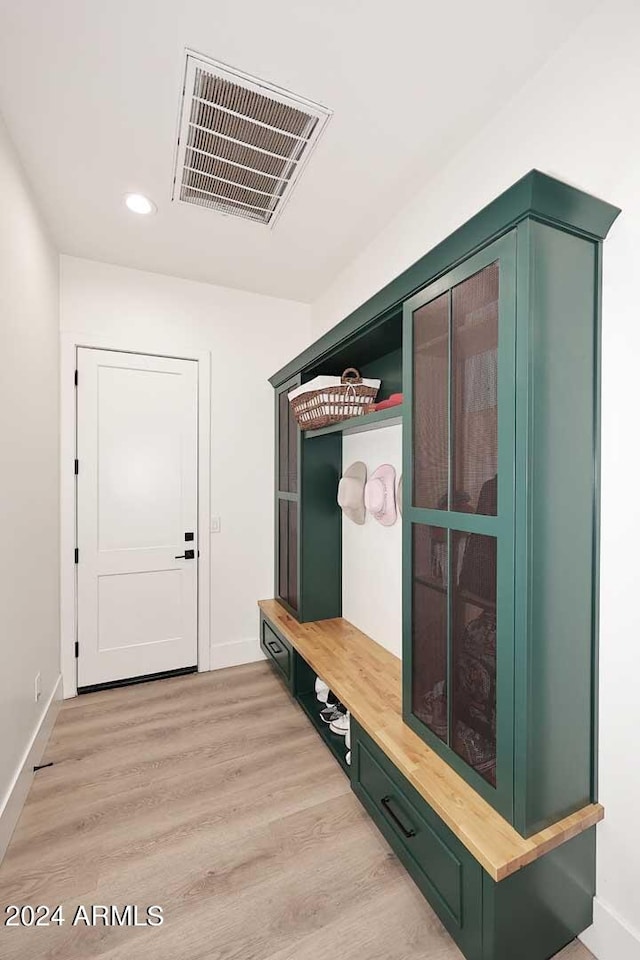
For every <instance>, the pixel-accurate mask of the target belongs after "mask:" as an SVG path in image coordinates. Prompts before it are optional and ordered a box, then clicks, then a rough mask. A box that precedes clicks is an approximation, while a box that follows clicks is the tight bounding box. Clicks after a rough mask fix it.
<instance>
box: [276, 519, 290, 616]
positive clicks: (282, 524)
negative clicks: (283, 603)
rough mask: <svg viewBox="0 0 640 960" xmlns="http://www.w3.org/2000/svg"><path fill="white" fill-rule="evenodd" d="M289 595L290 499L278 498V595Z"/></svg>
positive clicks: (284, 598)
mask: <svg viewBox="0 0 640 960" xmlns="http://www.w3.org/2000/svg"><path fill="white" fill-rule="evenodd" d="M288 595H289V501H288V500H278V596H279V597H282V599H283V600H286V599H287V597H288Z"/></svg>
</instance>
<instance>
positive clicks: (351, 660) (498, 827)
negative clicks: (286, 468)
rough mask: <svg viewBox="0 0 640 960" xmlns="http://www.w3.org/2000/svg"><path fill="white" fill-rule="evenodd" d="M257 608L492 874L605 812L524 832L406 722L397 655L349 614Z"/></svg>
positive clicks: (588, 810) (512, 868)
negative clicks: (307, 618)
mask: <svg viewBox="0 0 640 960" xmlns="http://www.w3.org/2000/svg"><path fill="white" fill-rule="evenodd" d="M258 606H259V607H260V609H261V610H262V612H263V613H264V615H265V616H266V617H267V618H268V619H269V620H270V621H271V622H272V623H273V624H274V626H275V627H277V629H278V630H279V631H280V632H281V633H282V635H283V636H284V637H285V638H286V639H287V640H288V641H289V643H290V644H291V646H292V647H294V648H295V649H296V650H297V651H298V653H299V654H300V655H301V656H302V657H303V658H304V659H305V660H306V661H307V663H308V664H309V666H310V667H312V669H313V670H314V671H315V672H316V673H317V674H318V675H319V676H320V677H322V679H323V680H324V681H325V682H326V683H328V684H329V686H330V687H331V689H332V690H333V691H334V692H335V693H336V695H337V696H338V697H339V698H340V700H341V701H342V702H343V703H344V704H345V706H346V707H348V709H349V710H350V711H351V713H352V714H353V716H354V717H355V719H356V720H357V721H358V723H359V724H360V725H361V726H362V727H363V728H364V730H366V732H367V733H368V734H369V736H370V737H371V738H372V739H373V740H375V742H376V743H377V744H378V746H379V747H380V748H381V749H382V750H383V751H384V752H385V753H386V754H387V756H388V757H389V759H390V760H391V761H392V762H393V763H394V764H395V766H396V767H397V768H398V770H400V772H401V773H403V774H404V776H405V777H406V778H407V780H409V782H410V783H411V784H412V785H413V786H414V787H415V789H416V790H417V791H418V793H419V794H420V795H421V796H422V797H424V799H425V800H426V802H427V803H428V804H429V806H430V807H432V809H433V810H435V812H436V813H437V814H438V816H440V817H441V818H442V820H444V822H445V823H446V824H447V826H448V827H449V829H450V830H451V831H452V832H453V833H454V834H455V835H456V836H457V837H458V839H459V840H460V841H461V842H462V843H463V844H464V845H465V847H466V848H467V849H468V850H469V851H470V853H471V854H473V856H474V857H475V858H476V860H478V861H479V862H480V863H481V864H482V866H483V867H484V869H485V870H486V871H487V873H488V874H489V876H490V877H492V878H493V879H494V880H504V879H505V877H508V876H510V874H512V873H515V872H516V871H518V870H520V869H521V868H522V867H524V866H526V865H527V864H528V863H532V862H533V861H534V860H537V859H538V858H539V857H541V856H543V855H544V854H546V853H548V852H549V851H550V850H553V849H554V848H555V847H558V846H560V845H561V844H562V843H564V842H565V841H566V840H570V839H571V838H572V837H575V836H577V835H578V834H579V833H582V831H583V830H587V829H588V828H589V827H592V826H594V824H596V823H598V822H599V821H600V820H602V818H603V817H604V810H603V808H602V807H601V806H600V804H597V803H596V804H590V805H589V806H587V807H584V808H583V809H582V810H579V811H578V812H577V813H574V814H572V815H571V816H569V817H566V818H565V819H564V820H560V821H558V823H554V824H553V825H552V826H550V827H547V828H546V829H545V830H541V831H540V833H536V834H534V835H533V836H532V837H529V838H527V839H525V838H524V837H521V836H520V834H519V833H518V832H517V831H516V830H514V828H513V827H512V826H511V824H509V823H508V822H507V821H506V820H505V819H504V817H501V816H500V814H499V813H497V812H496V811H495V810H494V809H493V807H491V806H490V805H489V804H488V803H487V802H486V801H485V800H483V799H482V797H480V796H479V795H478V794H477V793H476V792H475V790H473V789H472V787H470V786H469V785H468V784H467V783H466V781H465V780H463V779H462V777H460V776H459V775H458V774H457V773H456V772H455V771H454V770H452V769H451V768H450V767H449V765H448V764H447V763H445V761H444V760H442V759H441V758H440V757H439V756H438V755H437V754H436V753H435V752H434V751H433V750H431V748H430V747H428V746H427V745H426V743H424V741H423V740H421V739H420V737H418V736H417V734H415V733H414V732H413V731H412V730H411V729H410V728H409V727H408V726H407V725H406V724H405V723H404V722H403V720H402V694H401V663H400V660H399V659H398V657H395V656H394V655H393V654H392V653H389V652H388V651H387V650H385V649H384V648H383V647H381V646H380V645H379V644H378V643H376V642H375V641H374V640H372V639H371V638H370V637H368V636H367V635H366V634H365V633H362V632H361V631H360V630H358V629H357V628H356V627H354V626H353V624H351V623H349V621H348V620H344V619H342V618H337V619H335V620H321V621H317V622H314V623H298V621H297V620H295V619H294V617H292V616H290V614H288V613H287V611H286V610H285V609H284V607H282V606H281V604H279V603H278V601H277V600H261V601H260V602H259V604H258Z"/></svg>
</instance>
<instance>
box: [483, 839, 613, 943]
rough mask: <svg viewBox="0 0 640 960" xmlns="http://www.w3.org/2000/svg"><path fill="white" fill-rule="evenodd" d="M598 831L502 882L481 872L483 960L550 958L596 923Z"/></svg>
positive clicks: (565, 845) (573, 840)
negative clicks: (594, 918)
mask: <svg viewBox="0 0 640 960" xmlns="http://www.w3.org/2000/svg"><path fill="white" fill-rule="evenodd" d="M595 874H596V829H595V827H592V828H591V830H586V831H585V832H584V833H581V834H580V835H579V836H578V837H574V838H573V839H572V840H568V841H567V842H566V843H564V844H562V846H560V847H557V848H556V849H555V850H552V851H551V853H548V854H546V855H545V856H544V857H541V858H540V859H539V860H536V861H535V863H532V864H529V866H527V867H524V868H523V869H522V870H520V871H518V873H514V874H512V875H511V876H510V877H507V878H506V879H505V880H502V881H501V882H500V883H495V882H494V881H493V880H492V879H491V877H489V875H488V874H487V873H486V872H484V871H483V877H482V914H483V916H482V941H483V942H482V958H483V960H516V958H517V960H547V958H549V957H555V956H556V955H557V954H559V952H560V951H561V950H562V949H563V947H565V946H566V945H567V944H568V943H570V942H571V941H572V940H574V939H575V937H577V936H578V935H579V934H580V933H582V932H583V931H584V930H586V929H587V927H589V926H590V925H591V923H592V920H593V896H594V891H595Z"/></svg>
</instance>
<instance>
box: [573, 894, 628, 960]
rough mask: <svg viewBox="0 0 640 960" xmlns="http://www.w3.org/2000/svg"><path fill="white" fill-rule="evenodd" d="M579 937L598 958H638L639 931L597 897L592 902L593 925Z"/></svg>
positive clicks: (603, 959) (606, 959)
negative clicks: (633, 928)
mask: <svg viewBox="0 0 640 960" xmlns="http://www.w3.org/2000/svg"><path fill="white" fill-rule="evenodd" d="M580 939H581V940H582V942H583V943H584V945H585V947H588V949H589V950H591V953H593V955H594V956H595V957H597V958H598V960H640V933H639V932H637V931H635V930H632V929H631V927H629V926H628V924H626V923H625V921H624V920H623V919H622V917H620V916H618V914H617V913H616V912H615V910H612V909H611V907H610V906H609V905H608V904H606V903H602V901H601V900H598V898H597V897H596V899H595V900H594V902H593V925H592V926H591V927H589V929H588V930H585V932H584V933H583V934H581V936H580Z"/></svg>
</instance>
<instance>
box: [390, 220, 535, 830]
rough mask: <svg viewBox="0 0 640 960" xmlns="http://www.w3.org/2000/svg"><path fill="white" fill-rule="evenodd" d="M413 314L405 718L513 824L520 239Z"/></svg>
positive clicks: (431, 294) (456, 273) (407, 371)
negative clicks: (517, 263)
mask: <svg viewBox="0 0 640 960" xmlns="http://www.w3.org/2000/svg"><path fill="white" fill-rule="evenodd" d="M404 314H405V316H404V323H405V327H404V350H405V358H404V360H405V362H404V376H405V406H406V415H405V417H406V419H405V427H404V437H403V443H404V455H403V456H404V463H403V474H404V480H403V484H404V502H405V505H406V506H405V510H404V517H403V581H404V582H403V604H404V616H403V626H404V663H403V676H404V691H403V701H404V718H405V721H406V722H407V723H408V724H409V726H411V727H412V729H414V730H415V731H416V732H418V733H419V734H420V735H421V736H422V737H423V738H424V739H425V740H426V741H427V742H428V743H429V745H430V746H432V747H434V749H436V750H437V751H438V752H439V753H441V754H442V755H443V756H444V757H445V758H446V759H447V761H448V762H449V763H450V764H451V765H452V766H453V767H454V768H455V769H456V770H458V772H460V773H462V775H463V776H465V777H466V778H467V780H469V782H470V783H471V784H472V785H473V786H474V787H475V788H476V789H477V790H478V792H480V793H481V794H482V795H483V796H484V797H485V798H486V799H488V800H489V801H490V802H491V803H492V804H493V805H494V806H495V807H496V809H498V810H499V811H500V813H502V814H503V816H505V817H506V818H508V819H511V818H512V815H513V695H514V694H513V617H514V592H513V563H514V522H513V521H514V467H513V464H514V457H515V432H514V431H515V380H514V369H515V319H516V234H515V231H512V232H511V233H509V234H507V235H506V236H505V237H503V238H501V239H500V240H498V241H496V242H495V243H492V244H491V245H489V246H488V247H486V249H485V250H483V251H482V252H480V253H478V254H476V255H475V256H473V257H470V258H469V259H468V260H466V261H465V262H464V264H462V265H460V266H458V267H456V268H455V269H453V270H451V271H450V272H449V273H447V274H445V275H444V276H443V277H441V278H440V279H439V280H437V281H436V282H434V283H432V284H430V285H429V286H427V287H426V288H425V289H424V290H423V291H421V292H420V293H419V294H417V295H416V296H414V297H412V298H411V299H410V300H408V301H407V302H406V303H405V306H404Z"/></svg>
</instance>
